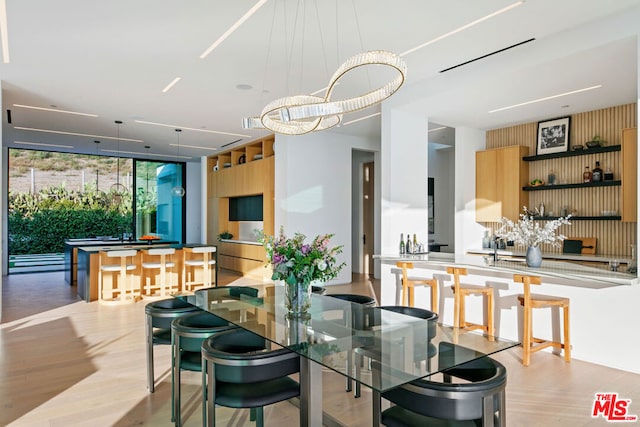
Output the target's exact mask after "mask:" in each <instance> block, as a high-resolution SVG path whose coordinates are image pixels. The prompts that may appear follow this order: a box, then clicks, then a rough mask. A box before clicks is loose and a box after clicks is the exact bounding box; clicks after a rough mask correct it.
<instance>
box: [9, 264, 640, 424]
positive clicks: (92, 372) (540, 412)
mask: <svg viewBox="0 0 640 427" xmlns="http://www.w3.org/2000/svg"><path fill="white" fill-rule="evenodd" d="M220 282H221V283H222V284H228V283H231V282H236V283H237V284H243V283H250V281H248V280H246V279H241V278H238V277H237V276H235V275H233V274H230V273H223V274H221V278H220ZM377 286H379V283H378V282H377V281H369V280H367V279H366V278H363V277H358V276H356V277H354V282H353V283H352V284H350V285H342V286H336V287H331V288H330V291H331V292H333V293H338V292H347V291H348V292H352V293H362V294H370V295H371V294H373V293H374V292H375V289H376V287H377ZM144 304H145V303H144V302H139V303H136V304H131V305H126V306H104V305H100V304H98V303H90V304H87V303H85V302H83V301H80V300H78V299H77V298H76V295H75V289H74V288H72V287H69V286H68V285H66V283H65V282H64V275H63V273H62V272H53V273H37V274H20V275H11V276H8V277H4V278H3V289H2V323H1V324H0V402H1V403H0V426H28V427H32V426H51V427H53V426H92V427H101V426H122V427H124V426H140V425H145V426H170V425H172V423H171V422H170V412H171V408H170V400H171V396H170V385H171V378H170V376H169V366H170V354H169V348H168V346H157V347H156V348H155V351H156V376H157V377H159V379H158V383H157V384H158V385H157V387H156V392H155V393H153V394H149V393H148V392H147V390H146V386H145V363H146V362H145V360H146V359H145V349H144ZM594 339H597V337H594ZM495 358H496V359H498V360H500V361H501V362H502V363H503V364H505V365H506V366H507V369H508V385H507V421H508V425H509V426H537V425H540V426H543V425H544V426H595V425H607V424H608V423H607V422H606V421H605V420H603V419H602V418H598V419H592V418H591V408H592V404H593V399H594V394H595V393H596V392H617V393H619V395H620V397H621V398H625V399H631V400H632V403H631V405H630V413H631V414H636V415H640V375H636V374H631V373H628V372H624V371H619V370H615V369H610V368H605V367H602V366H598V365H593V364H589V363H584V362H581V361H579V360H573V361H572V362H571V363H565V362H564V361H563V359H562V358H561V357H559V356H557V355H553V354H550V353H537V354H535V355H534V356H533V359H532V363H531V366H529V367H527V368H525V367H523V366H522V365H521V350H520V349H519V348H516V349H512V350H508V351H504V352H502V353H500V354H498V355H496V356H495ZM199 381H200V377H199V374H196V373H189V372H187V373H185V375H184V384H185V386H184V394H183V408H184V409H183V416H184V425H185V426H186V427H190V426H199V425H201V413H200V391H199V390H200V387H199ZM323 383H324V394H323V399H324V410H325V411H326V412H328V413H330V414H331V415H332V416H333V417H335V418H336V419H338V420H339V421H341V422H342V423H344V424H345V425H348V426H356V427H359V426H363V427H364V426H370V425H371V421H370V420H371V418H370V417H371V414H370V396H371V394H370V392H369V391H368V390H367V389H366V387H364V388H363V396H362V398H360V399H354V398H353V396H352V395H351V394H350V393H346V392H345V391H344V378H343V377H342V376H340V375H339V374H336V373H334V372H330V371H326V372H324V374H323ZM216 414H217V416H218V421H219V423H218V425H221V426H225V425H227V426H250V425H253V424H252V423H250V422H249V420H248V418H249V417H248V411H246V410H240V411H233V410H229V409H225V408H219V409H217V411H216ZM265 416H266V424H267V426H285V425H286V426H290V427H293V426H296V425H298V410H297V408H296V407H295V406H293V405H292V404H290V403H288V402H283V403H280V404H277V405H273V406H271V407H268V408H267V409H266V411H265Z"/></svg>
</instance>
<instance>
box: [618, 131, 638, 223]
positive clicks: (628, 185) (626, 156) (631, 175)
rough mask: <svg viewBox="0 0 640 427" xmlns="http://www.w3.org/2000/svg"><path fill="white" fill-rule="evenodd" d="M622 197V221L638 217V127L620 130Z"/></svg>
mask: <svg viewBox="0 0 640 427" xmlns="http://www.w3.org/2000/svg"><path fill="white" fill-rule="evenodd" d="M621 172H622V173H621V175H622V189H621V192H622V197H621V202H620V204H621V211H622V221H623V222H636V221H637V219H638V129H637V128H632V129H631V128H630V129H623V130H622V165H621Z"/></svg>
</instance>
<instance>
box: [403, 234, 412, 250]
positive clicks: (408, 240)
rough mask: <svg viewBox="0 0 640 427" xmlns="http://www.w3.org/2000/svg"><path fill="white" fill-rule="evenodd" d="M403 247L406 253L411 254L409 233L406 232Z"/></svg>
mask: <svg viewBox="0 0 640 427" xmlns="http://www.w3.org/2000/svg"><path fill="white" fill-rule="evenodd" d="M404 246H405V249H406V251H407V253H408V254H412V253H413V248H412V245H411V237H410V235H409V233H407V243H405V245H404Z"/></svg>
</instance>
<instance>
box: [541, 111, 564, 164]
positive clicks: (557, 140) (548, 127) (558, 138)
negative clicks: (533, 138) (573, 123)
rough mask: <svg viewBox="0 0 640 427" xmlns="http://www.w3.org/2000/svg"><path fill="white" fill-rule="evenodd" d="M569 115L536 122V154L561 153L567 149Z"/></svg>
mask: <svg viewBox="0 0 640 427" xmlns="http://www.w3.org/2000/svg"><path fill="white" fill-rule="evenodd" d="M570 120H571V118H570V117H561V118H558V119H553V120H546V121H544V122H538V143H537V144H536V154H538V155H540V154H551V153H562V152H564V151H568V150H569V124H570Z"/></svg>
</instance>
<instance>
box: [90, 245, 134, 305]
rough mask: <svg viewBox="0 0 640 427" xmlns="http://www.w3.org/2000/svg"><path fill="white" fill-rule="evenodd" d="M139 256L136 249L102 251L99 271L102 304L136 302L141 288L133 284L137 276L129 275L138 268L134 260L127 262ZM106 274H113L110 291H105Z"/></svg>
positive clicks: (99, 293)
mask: <svg viewBox="0 0 640 427" xmlns="http://www.w3.org/2000/svg"><path fill="white" fill-rule="evenodd" d="M137 254H138V251H137V250H135V249H127V250H116V251H100V253H99V269H98V299H99V301H100V302H110V303H118V304H122V303H127V302H134V301H135V299H136V296H137V294H139V287H136V286H135V284H134V283H133V281H134V277H135V276H134V275H133V274H128V273H129V272H130V271H134V270H136V269H137V268H138V266H137V265H136V264H135V262H133V260H132V262H127V258H133V257H135V256H136V255H137ZM114 258H119V259H118V260H116V259H114ZM105 273H112V280H111V287H110V288H108V289H105V283H104V274H105ZM113 273H118V274H113ZM129 276H130V277H129Z"/></svg>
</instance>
